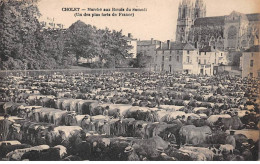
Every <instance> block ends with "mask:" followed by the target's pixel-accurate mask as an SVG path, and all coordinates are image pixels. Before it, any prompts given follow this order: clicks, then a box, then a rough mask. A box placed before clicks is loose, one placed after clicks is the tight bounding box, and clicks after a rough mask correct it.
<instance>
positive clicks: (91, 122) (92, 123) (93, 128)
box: [89, 117, 96, 131]
mask: <svg viewBox="0 0 260 164" xmlns="http://www.w3.org/2000/svg"><path fill="white" fill-rule="evenodd" d="M89 131H96V127H95V123H94V122H93V119H92V117H90V122H89Z"/></svg>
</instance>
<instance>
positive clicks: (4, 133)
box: [0, 114, 13, 141]
mask: <svg viewBox="0 0 260 164" xmlns="http://www.w3.org/2000/svg"><path fill="white" fill-rule="evenodd" d="M8 118H9V115H8V114H6V115H4V119H3V121H2V123H1V126H0V132H1V138H2V141H6V140H7V137H8V134H9V128H10V127H11V125H12V124H13V123H12V122H11V121H10V120H8Z"/></svg>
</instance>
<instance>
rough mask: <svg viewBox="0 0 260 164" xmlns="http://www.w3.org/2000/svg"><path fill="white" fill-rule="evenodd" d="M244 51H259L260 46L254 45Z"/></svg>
mask: <svg viewBox="0 0 260 164" xmlns="http://www.w3.org/2000/svg"><path fill="white" fill-rule="evenodd" d="M244 52H259V46H258V45H255V46H252V47H250V48H249V49H247V50H245V51H244Z"/></svg>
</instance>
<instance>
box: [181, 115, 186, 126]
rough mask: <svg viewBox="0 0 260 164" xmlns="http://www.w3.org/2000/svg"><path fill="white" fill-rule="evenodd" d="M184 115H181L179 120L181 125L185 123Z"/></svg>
mask: <svg viewBox="0 0 260 164" xmlns="http://www.w3.org/2000/svg"><path fill="white" fill-rule="evenodd" d="M185 117H186V116H185V115H182V117H181V120H180V121H181V123H182V124H183V125H185V124H186V121H185Z"/></svg>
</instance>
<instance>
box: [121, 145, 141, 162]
mask: <svg viewBox="0 0 260 164" xmlns="http://www.w3.org/2000/svg"><path fill="white" fill-rule="evenodd" d="M124 152H125V153H126V154H127V161H140V159H139V157H138V155H137V154H136V152H135V150H134V148H133V147H132V146H128V147H126V148H125V151H124Z"/></svg>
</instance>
